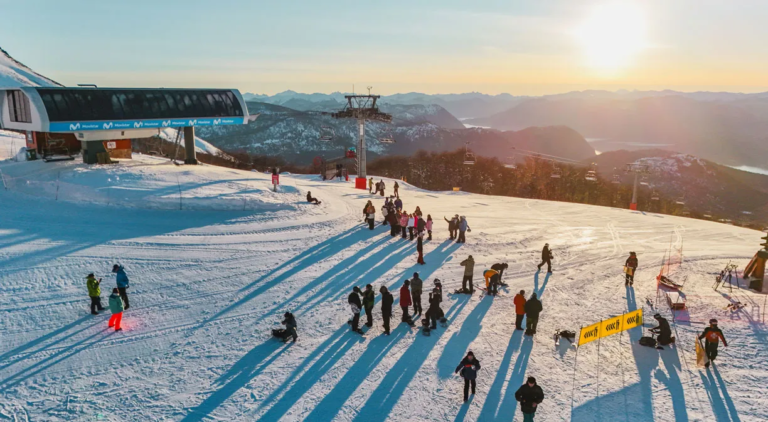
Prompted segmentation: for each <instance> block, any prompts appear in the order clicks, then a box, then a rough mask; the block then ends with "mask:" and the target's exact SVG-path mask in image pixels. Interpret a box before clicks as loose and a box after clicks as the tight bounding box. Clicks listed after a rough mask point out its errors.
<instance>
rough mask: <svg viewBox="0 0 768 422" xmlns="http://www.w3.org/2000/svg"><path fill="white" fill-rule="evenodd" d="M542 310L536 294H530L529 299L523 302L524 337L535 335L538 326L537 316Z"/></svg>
mask: <svg viewBox="0 0 768 422" xmlns="http://www.w3.org/2000/svg"><path fill="white" fill-rule="evenodd" d="M542 310H543V307H542V306H541V301H540V300H539V299H538V298H537V297H536V293H532V294H531V298H530V299H528V301H527V302H525V316H526V320H525V328H526V330H525V335H527V336H532V335H534V334H536V325H538V324H539V314H540V313H541V311H542Z"/></svg>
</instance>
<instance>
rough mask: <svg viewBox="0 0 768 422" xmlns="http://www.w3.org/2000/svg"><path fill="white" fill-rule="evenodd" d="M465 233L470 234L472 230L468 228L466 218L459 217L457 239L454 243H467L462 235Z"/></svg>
mask: <svg viewBox="0 0 768 422" xmlns="http://www.w3.org/2000/svg"><path fill="white" fill-rule="evenodd" d="M466 232H470V233H471V232H472V229H470V228H469V223H467V217H464V216H463V215H462V216H461V220H460V221H459V238H458V239H456V243H467V239H466V238H465V237H464V234H465V233H466Z"/></svg>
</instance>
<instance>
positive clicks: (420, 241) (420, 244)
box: [416, 220, 426, 265]
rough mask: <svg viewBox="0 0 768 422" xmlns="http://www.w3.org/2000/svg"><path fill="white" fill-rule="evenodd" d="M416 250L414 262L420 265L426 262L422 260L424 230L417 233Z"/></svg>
mask: <svg viewBox="0 0 768 422" xmlns="http://www.w3.org/2000/svg"><path fill="white" fill-rule="evenodd" d="M419 221H423V220H419ZM416 251H417V252H418V253H419V257H418V258H417V260H416V263H417V264H421V265H424V264H426V262H424V232H419V235H418V236H417V238H416Z"/></svg>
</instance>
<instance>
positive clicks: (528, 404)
mask: <svg viewBox="0 0 768 422" xmlns="http://www.w3.org/2000/svg"><path fill="white" fill-rule="evenodd" d="M515 398H516V399H517V401H519V402H520V410H522V411H523V413H528V414H530V413H536V407H533V404H534V403H536V404H537V405H538V404H539V403H541V402H542V401H543V400H544V391H542V389H541V387H539V385H538V384H534V386H533V387H531V386H530V385H528V383H525V384H523V385H522V386H521V387H520V388H518V389H517V392H515Z"/></svg>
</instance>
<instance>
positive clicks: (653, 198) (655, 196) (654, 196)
mask: <svg viewBox="0 0 768 422" xmlns="http://www.w3.org/2000/svg"><path fill="white" fill-rule="evenodd" d="M658 200H659V193H658V192H656V190H655V189H654V190H653V192H652V193H651V201H658Z"/></svg>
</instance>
